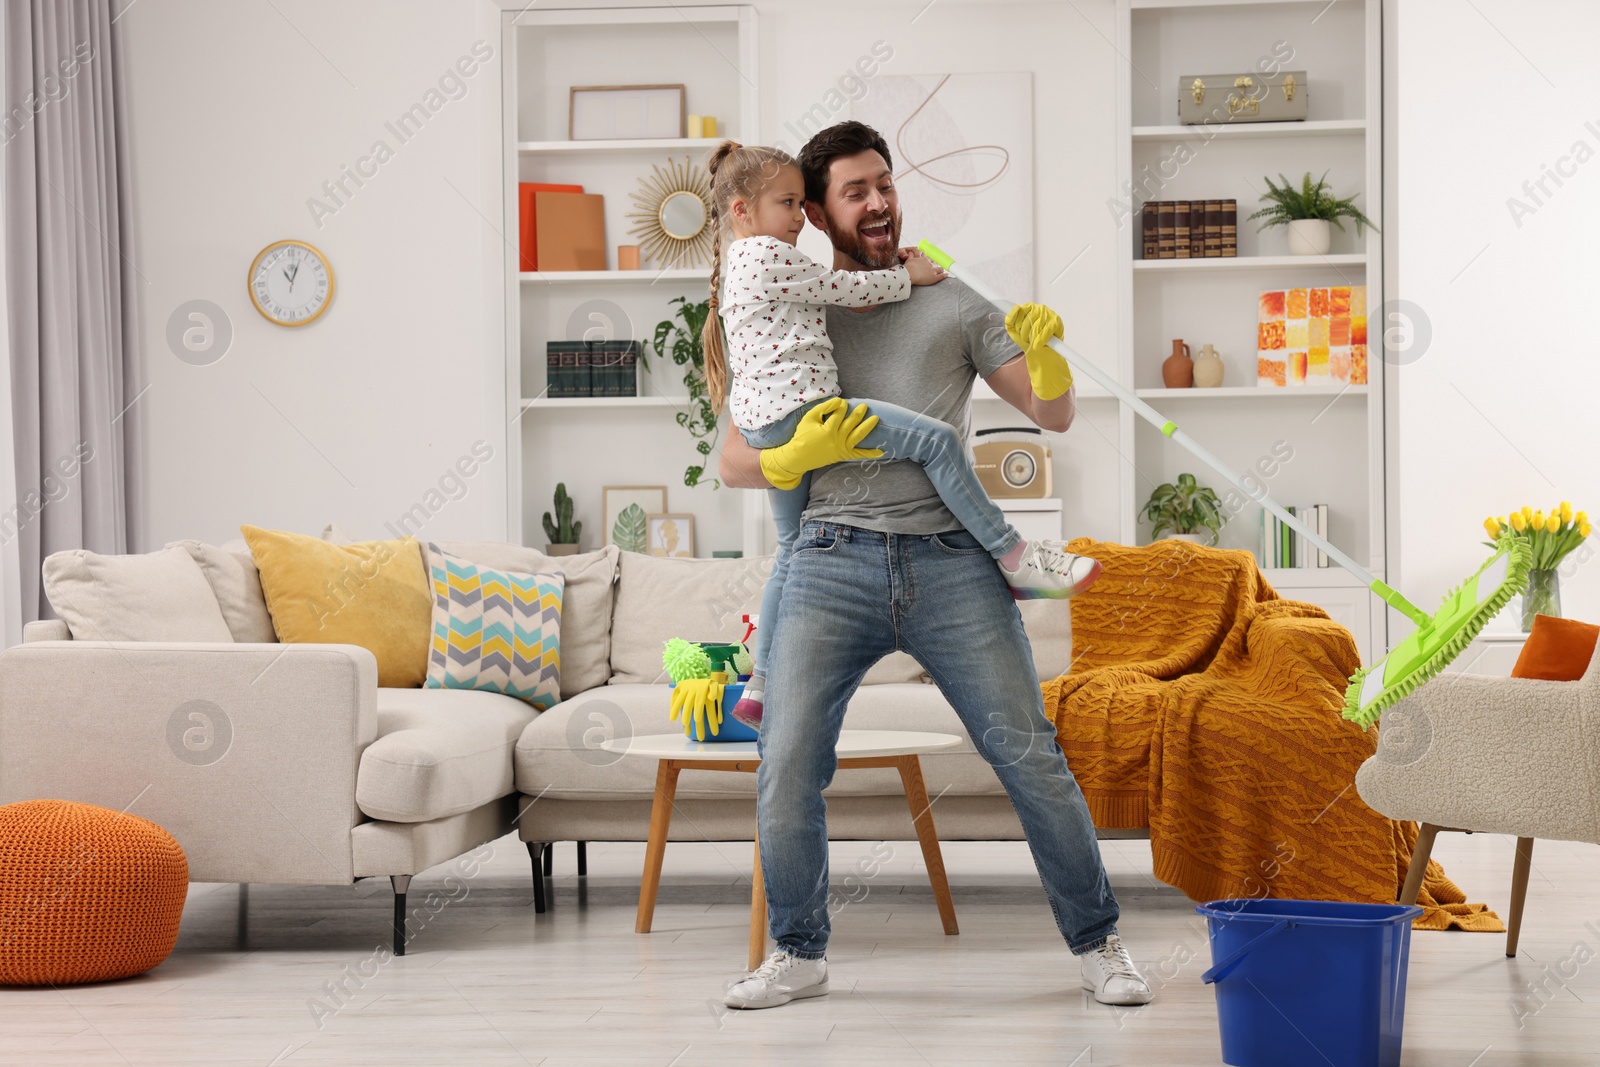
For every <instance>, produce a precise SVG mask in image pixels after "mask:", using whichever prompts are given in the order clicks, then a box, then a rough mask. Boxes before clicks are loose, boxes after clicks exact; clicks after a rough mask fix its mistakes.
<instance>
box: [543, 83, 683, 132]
mask: <svg viewBox="0 0 1600 1067" xmlns="http://www.w3.org/2000/svg"><path fill="white" fill-rule="evenodd" d="M684 109H685V104H684V97H683V86H681V85H574V86H573V87H572V91H571V94H570V95H569V97H568V105H567V136H568V137H569V138H571V139H572V140H574V141H626V140H638V139H642V138H669V137H683V136H684V135H685V133H686V130H687V126H688V115H687V114H686V113H685V110H684Z"/></svg>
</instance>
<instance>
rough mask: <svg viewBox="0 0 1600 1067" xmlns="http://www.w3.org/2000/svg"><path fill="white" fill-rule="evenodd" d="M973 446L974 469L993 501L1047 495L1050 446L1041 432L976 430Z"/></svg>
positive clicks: (1027, 428)
mask: <svg viewBox="0 0 1600 1067" xmlns="http://www.w3.org/2000/svg"><path fill="white" fill-rule="evenodd" d="M974 436H975V437H976V438H977V440H975V441H974V442H973V444H972V455H973V463H972V466H973V469H974V470H976V471H977V472H978V481H980V482H982V483H983V488H984V490H985V491H986V492H988V494H989V496H990V497H992V498H993V499H995V500H1005V499H1008V498H1009V499H1013V500H1014V499H1018V498H1033V497H1047V496H1049V495H1050V445H1049V444H1048V443H1047V442H1046V441H1045V437H1044V431H1043V430H1037V429H1034V428H1033V427H1031V426H1027V427H1001V428H998V429H993V430H979V431H978V432H977V433H976V434H975V435H974Z"/></svg>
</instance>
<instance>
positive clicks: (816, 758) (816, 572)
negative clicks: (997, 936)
mask: <svg viewBox="0 0 1600 1067" xmlns="http://www.w3.org/2000/svg"><path fill="white" fill-rule="evenodd" d="M777 624H778V625H777V629H776V633H775V635H774V637H775V640H774V648H773V655H772V670H771V673H770V674H769V675H768V677H767V697H766V715H765V717H764V718H763V719H762V723H761V734H760V740H759V741H758V742H757V748H758V751H759V752H760V754H761V767H760V769H759V770H758V771H757V773H756V785H757V790H758V792H759V797H760V801H759V807H758V822H759V824H760V830H761V870H762V876H763V877H764V879H765V880H766V890H767V920H768V925H769V927H770V929H771V932H772V936H773V939H774V940H775V941H776V942H777V943H778V947H779V948H781V949H784V950H786V951H788V952H789V953H791V954H793V955H795V956H799V957H801V958H803V959H816V958H818V957H820V956H822V955H824V953H825V951H826V949H827V947H828V932H829V927H830V923H829V918H830V916H829V914H828V827H827V821H826V818H825V809H826V806H825V804H824V801H823V799H822V790H823V789H824V788H826V787H827V786H828V784H829V783H830V782H831V781H832V780H833V772H834V771H835V770H836V769H837V766H838V757H837V756H836V754H835V752H834V749H835V746H836V745H837V743H838V738H839V730H840V727H841V724H842V722H843V719H844V712H845V705H846V704H847V703H848V701H849V699H850V696H851V694H852V693H854V692H855V690H856V686H857V685H859V684H860V683H861V678H862V676H863V675H865V674H866V673H867V669H868V668H869V667H871V666H872V665H873V664H874V663H875V662H877V661H878V660H879V659H880V658H881V657H883V656H885V655H887V654H888V653H890V652H893V651H895V650H896V649H901V650H904V651H906V652H909V653H911V654H912V655H913V656H915V657H916V658H917V660H918V661H919V662H920V663H921V664H922V665H923V666H924V667H925V668H927V671H928V673H929V674H930V675H932V676H933V680H934V681H935V682H936V683H937V684H938V686H939V689H940V691H941V692H942V693H943V694H944V696H945V699H947V700H948V701H949V702H950V704H951V706H952V707H954V708H955V710H956V713H957V714H958V715H959V716H960V717H961V721H962V722H963V723H964V724H965V725H966V728H967V733H968V734H969V735H971V737H972V741H973V744H974V745H975V746H976V747H977V750H978V752H979V754H980V755H982V756H983V758H984V759H986V760H987V761H988V762H989V764H990V766H992V767H993V768H994V769H995V773H996V774H997V775H998V776H999V778H1000V782H1001V784H1002V785H1004V786H1005V789H1006V793H1007V794H1008V795H1009V796H1010V798H1011V804H1012V807H1013V808H1015V809H1016V812H1017V816H1018V818H1019V819H1020V820H1021V822H1022V829H1023V832H1024V833H1025V834H1026V835H1027V839H1028V845H1029V847H1030V848H1031V849H1032V850H1033V859H1034V864H1035V866H1036V867H1037V868H1038V870H1039V878H1040V880H1041V881H1042V882H1043V883H1044V888H1045V893H1046V894H1047V896H1048V897H1049V900H1050V908H1051V911H1052V912H1053V913H1054V914H1055V920H1056V926H1057V927H1058V928H1059V929H1060V931H1061V936H1062V937H1063V938H1065V939H1066V942H1067V946H1068V948H1070V949H1071V950H1072V951H1073V952H1074V953H1083V952H1087V951H1088V950H1090V949H1093V948H1096V947H1097V946H1099V945H1100V943H1101V942H1103V941H1104V940H1105V938H1106V935H1107V934H1110V933H1113V932H1115V930H1116V926H1117V917H1118V914H1119V912H1118V908H1117V900H1116V897H1115V896H1114V895H1113V893H1112V891H1111V884H1110V882H1109V881H1108V880H1107V878H1106V872H1105V867H1104V865H1103V864H1102V863H1101V860H1100V846H1099V843H1098V842H1097V841H1096V840H1095V831H1094V823H1093V822H1092V821H1091V820H1090V818H1089V807H1088V805H1087V804H1086V803H1085V801H1084V799H1083V793H1082V791H1081V790H1080V789H1079V788H1078V783H1077V781H1076V780H1075V779H1074V778H1073V777H1072V772H1071V771H1070V770H1068V768H1067V760H1066V757H1065V756H1064V755H1062V752H1061V748H1060V746H1059V745H1057V743H1056V732H1055V728H1054V727H1053V726H1051V724H1050V721H1049V720H1048V719H1046V718H1045V714H1044V701H1043V699H1042V697H1041V695H1040V692H1039V679H1038V676H1037V675H1036V674H1035V672H1034V667H1033V657H1032V655H1031V652H1030V650H1029V647H1028V639H1027V636H1026V635H1025V634H1024V633H1023V630H1022V617H1021V615H1020V614H1019V613H1018V611H1017V607H1016V603H1015V601H1014V600H1013V599H1012V597H1011V594H1010V591H1009V590H1008V588H1007V586H1006V583H1005V580H1004V579H1003V578H1002V577H1001V575H1000V570H999V567H998V566H997V565H996V564H995V562H994V560H993V559H992V558H991V557H990V555H989V553H988V551H986V550H985V549H984V547H983V546H982V545H981V544H979V543H978V541H977V540H976V539H975V538H974V537H973V536H972V535H971V534H969V533H967V532H966V531H965V530H960V531H956V532H953V533H942V534H936V535H932V536H927V537H921V536H915V535H909V534H884V533H878V532H875V531H872V530H862V529H857V528H855V527H850V526H840V525H837V524H834V523H819V522H807V523H805V524H804V525H803V527H802V529H801V531H800V536H799V538H798V540H797V541H796V542H795V545H794V550H793V552H792V554H791V556H790V559H789V576H788V581H787V583H786V584H785V586H784V597H783V603H782V604H781V605H780V607H779V612H778V619H777ZM934 819H935V820H937V819H938V811H937V804H935V811H934Z"/></svg>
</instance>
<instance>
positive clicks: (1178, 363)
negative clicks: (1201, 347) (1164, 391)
mask: <svg viewBox="0 0 1600 1067" xmlns="http://www.w3.org/2000/svg"><path fill="white" fill-rule="evenodd" d="M1161 381H1162V383H1163V384H1165V385H1166V387H1167V388H1168V389H1187V388H1189V387H1190V386H1192V385H1194V360H1192V359H1190V358H1189V346H1188V345H1186V344H1184V343H1183V341H1182V340H1181V339H1179V338H1174V339H1173V341H1172V355H1170V356H1168V357H1167V360H1166V362H1165V363H1163V364H1161Z"/></svg>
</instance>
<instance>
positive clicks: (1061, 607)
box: [1017, 600, 1072, 682]
mask: <svg viewBox="0 0 1600 1067" xmlns="http://www.w3.org/2000/svg"><path fill="white" fill-rule="evenodd" d="M1017 607H1018V609H1020V610H1021V612H1022V629H1023V630H1024V631H1025V632H1026V633H1027V635H1028V644H1029V645H1031V646H1032V647H1033V666H1034V670H1036V671H1038V673H1039V681H1041V682H1048V681H1049V680H1050V679H1052V678H1059V677H1060V676H1061V675H1063V674H1066V673H1067V671H1068V670H1069V669H1070V668H1071V667H1072V601H1070V600H1021V601H1018V602H1017Z"/></svg>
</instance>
